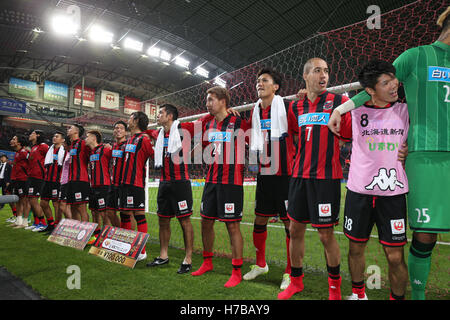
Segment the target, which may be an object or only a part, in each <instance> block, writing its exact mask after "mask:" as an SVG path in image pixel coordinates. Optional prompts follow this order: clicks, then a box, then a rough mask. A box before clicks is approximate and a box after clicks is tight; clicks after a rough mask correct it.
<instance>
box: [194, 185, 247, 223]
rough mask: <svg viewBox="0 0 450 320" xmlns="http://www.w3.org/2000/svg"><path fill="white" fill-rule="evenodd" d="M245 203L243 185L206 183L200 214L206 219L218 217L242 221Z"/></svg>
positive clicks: (230, 220) (220, 219) (231, 220)
mask: <svg viewBox="0 0 450 320" xmlns="http://www.w3.org/2000/svg"><path fill="white" fill-rule="evenodd" d="M243 205H244V188H243V186H238V185H234V184H215V183H206V184H205V187H204V189H203V195H202V203H201V205H200V215H201V216H202V217H203V218H205V219H217V220H219V221H223V222H234V221H241V220H242V209H243Z"/></svg>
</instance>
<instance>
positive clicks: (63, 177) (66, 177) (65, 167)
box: [61, 152, 70, 184]
mask: <svg viewBox="0 0 450 320" xmlns="http://www.w3.org/2000/svg"><path fill="white" fill-rule="evenodd" d="M69 167H70V153H69V152H66V157H65V158H64V161H63V167H62V171H61V184H66V183H67V182H69Z"/></svg>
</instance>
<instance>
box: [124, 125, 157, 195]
mask: <svg viewBox="0 0 450 320" xmlns="http://www.w3.org/2000/svg"><path fill="white" fill-rule="evenodd" d="M153 154H154V151H153V146H152V143H151V141H150V138H149V137H148V135H146V134H145V133H144V132H139V133H136V134H134V135H133V136H131V137H130V138H128V140H127V142H126V145H125V155H124V156H125V158H124V161H123V166H124V167H123V174H122V180H121V184H127V185H132V186H135V187H140V188H144V186H145V175H146V168H145V163H146V161H147V159H148V158H149V157H153Z"/></svg>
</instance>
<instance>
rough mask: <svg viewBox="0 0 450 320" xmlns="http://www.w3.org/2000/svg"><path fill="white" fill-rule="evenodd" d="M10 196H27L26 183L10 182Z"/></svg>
mask: <svg viewBox="0 0 450 320" xmlns="http://www.w3.org/2000/svg"><path fill="white" fill-rule="evenodd" d="M10 185H11V188H12V194H15V195H16V196H18V197H19V198H23V197H26V196H27V182H26V181H19V180H14V181H11V184H10Z"/></svg>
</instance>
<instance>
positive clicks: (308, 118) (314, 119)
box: [298, 112, 330, 127]
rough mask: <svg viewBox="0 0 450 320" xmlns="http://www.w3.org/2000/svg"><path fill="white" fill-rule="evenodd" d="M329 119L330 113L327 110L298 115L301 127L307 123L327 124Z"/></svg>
mask: <svg viewBox="0 0 450 320" xmlns="http://www.w3.org/2000/svg"><path fill="white" fill-rule="evenodd" d="M329 119H330V114H329V113H325V112H318V113H307V114H302V115H300V116H298V126H299V127H301V126H306V125H321V126H326V125H327V123H328V120H329Z"/></svg>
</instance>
